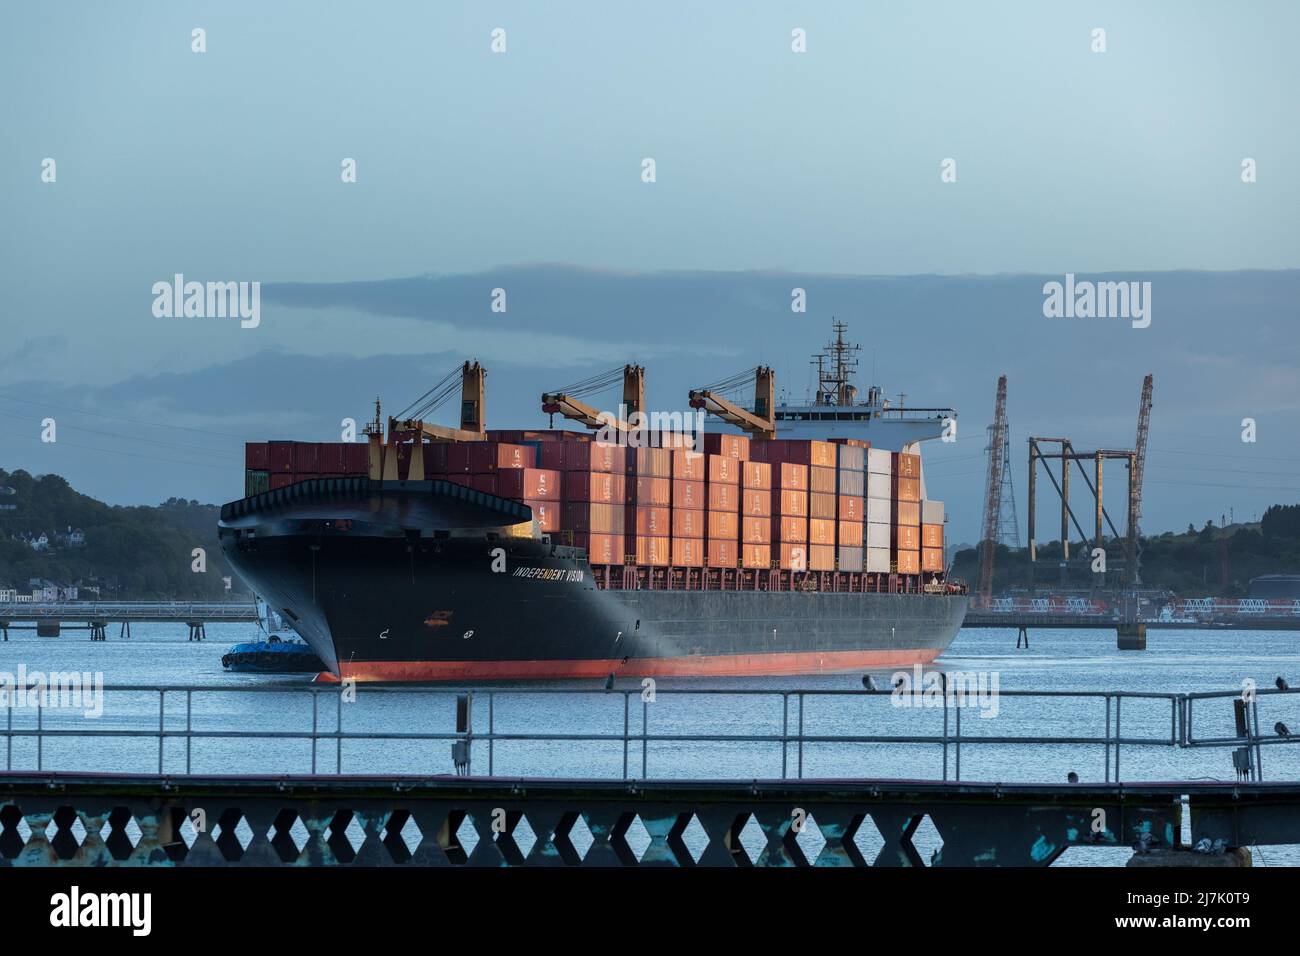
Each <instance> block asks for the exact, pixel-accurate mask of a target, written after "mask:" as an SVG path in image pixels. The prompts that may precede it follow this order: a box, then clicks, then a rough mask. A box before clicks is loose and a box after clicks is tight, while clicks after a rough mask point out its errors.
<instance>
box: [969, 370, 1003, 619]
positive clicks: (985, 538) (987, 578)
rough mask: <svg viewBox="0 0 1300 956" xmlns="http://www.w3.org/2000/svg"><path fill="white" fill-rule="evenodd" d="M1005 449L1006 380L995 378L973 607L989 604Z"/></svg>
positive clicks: (1000, 509)
mask: <svg viewBox="0 0 1300 956" xmlns="http://www.w3.org/2000/svg"><path fill="white" fill-rule="evenodd" d="M1006 449H1007V377H1006V376H1005V375H1003V376H1001V377H999V378H998V394H997V400H996V402H995V403H994V407H993V424H992V425H991V426H989V469H988V480H987V483H986V484H985V487H984V534H983V535H982V536H981V538H980V555H979V557H980V586H979V596H978V597H977V599H976V603H975V606H976V607H988V606H989V605H990V604H991V603H992V601H993V558H994V556H995V555H996V554H997V550H998V542H999V541H1000V540H1001V538H1002V529H1001V521H1002V484H1003V470H1004V469H1005V468H1006V465H1007V461H1006Z"/></svg>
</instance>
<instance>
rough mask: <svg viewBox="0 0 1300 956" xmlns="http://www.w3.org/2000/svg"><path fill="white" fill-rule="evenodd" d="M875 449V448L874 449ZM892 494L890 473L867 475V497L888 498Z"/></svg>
mask: <svg viewBox="0 0 1300 956" xmlns="http://www.w3.org/2000/svg"><path fill="white" fill-rule="evenodd" d="M873 450H874V449H873ZM891 494H892V489H891V488H890V481H889V476H888V475H873V474H868V475H867V497H868V498H885V499H888V498H889V497H890V495H891Z"/></svg>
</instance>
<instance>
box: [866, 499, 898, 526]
mask: <svg viewBox="0 0 1300 956" xmlns="http://www.w3.org/2000/svg"><path fill="white" fill-rule="evenodd" d="M867 520H868V521H879V522H881V523H882V524H889V522H891V521H893V520H894V503H893V502H892V501H890V500H889V499H888V498H868V499H867Z"/></svg>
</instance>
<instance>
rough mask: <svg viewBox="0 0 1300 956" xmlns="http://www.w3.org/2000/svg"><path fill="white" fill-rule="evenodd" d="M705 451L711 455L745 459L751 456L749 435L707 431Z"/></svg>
mask: <svg viewBox="0 0 1300 956" xmlns="http://www.w3.org/2000/svg"><path fill="white" fill-rule="evenodd" d="M704 451H705V452H706V453H707V454H710V455H720V456H722V457H724V458H732V459H735V460H737V461H744V460H745V459H746V458H748V457H749V436H748V435H724V434H722V433H721V432H707V433H705V435H704Z"/></svg>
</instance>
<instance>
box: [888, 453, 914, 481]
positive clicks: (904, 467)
mask: <svg viewBox="0 0 1300 956" xmlns="http://www.w3.org/2000/svg"><path fill="white" fill-rule="evenodd" d="M893 464H894V468H893V473H894V474H895V475H898V476H899V477H900V478H920V477H921V456H920V455H906V454H903V453H902V452H895V453H894V461H893Z"/></svg>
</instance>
